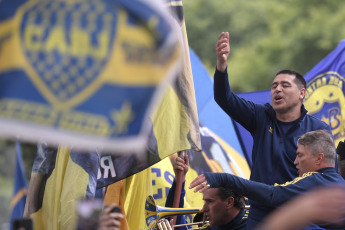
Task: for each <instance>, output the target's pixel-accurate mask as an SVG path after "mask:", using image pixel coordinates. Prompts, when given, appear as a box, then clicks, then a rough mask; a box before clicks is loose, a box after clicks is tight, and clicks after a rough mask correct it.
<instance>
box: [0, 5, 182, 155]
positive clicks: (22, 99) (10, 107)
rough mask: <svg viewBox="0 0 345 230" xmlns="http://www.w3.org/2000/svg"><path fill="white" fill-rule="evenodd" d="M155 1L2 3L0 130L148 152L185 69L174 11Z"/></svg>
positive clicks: (14, 134) (37, 138) (80, 145)
mask: <svg viewBox="0 0 345 230" xmlns="http://www.w3.org/2000/svg"><path fill="white" fill-rule="evenodd" d="M152 4H153V3H152V2H151V1H127V0H100V1H73V2H70V1H67V0H61V1H52V0H50V1H46V0H39V1H35V0H22V1H16V2H15V3H13V1H11V0H4V1H0V124H1V127H2V128H1V129H0V135H4V136H6V137H9V138H11V137H19V138H22V139H25V140H28V141H34V142H37V141H44V142H47V143H50V144H55V145H56V144H66V145H69V146H74V147H78V148H83V149H88V148H103V149H107V150H111V151H116V152H120V151H123V152H124V151H132V152H133V151H139V150H142V149H144V147H145V144H146V140H147V136H148V133H149V131H150V124H149V123H148V122H146V121H147V120H149V119H148V118H149V115H150V114H151V112H152V110H153V108H154V106H155V104H156V103H157V102H158V101H159V99H160V98H161V96H162V93H164V89H166V87H167V85H168V83H169V82H170V81H171V80H172V79H173V78H174V77H175V76H176V72H177V71H179V70H180V68H181V64H182V60H181V53H182V52H181V45H180V43H179V42H178V38H177V36H176V33H175V29H174V28H175V26H174V24H173V23H171V20H170V17H167V14H166V13H165V11H166V10H165V11H164V10H163V8H164V7H158V6H157V5H158V4H156V3H154V4H155V5H152Z"/></svg>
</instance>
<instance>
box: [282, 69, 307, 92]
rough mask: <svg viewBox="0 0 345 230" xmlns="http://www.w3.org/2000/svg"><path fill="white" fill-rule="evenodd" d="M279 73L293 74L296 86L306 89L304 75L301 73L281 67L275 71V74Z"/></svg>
mask: <svg viewBox="0 0 345 230" xmlns="http://www.w3.org/2000/svg"><path fill="white" fill-rule="evenodd" d="M279 74H289V75H294V76H295V79H294V82H295V83H296V85H297V86H298V88H299V89H302V88H305V89H307V82H306V81H305V79H304V77H303V76H302V74H300V73H298V72H296V71H294V70H291V69H282V70H280V71H278V73H276V76H277V75H279Z"/></svg>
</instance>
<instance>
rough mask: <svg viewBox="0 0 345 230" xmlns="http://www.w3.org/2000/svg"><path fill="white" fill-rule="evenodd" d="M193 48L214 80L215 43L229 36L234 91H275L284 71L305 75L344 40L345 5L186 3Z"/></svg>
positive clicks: (294, 0)
mask: <svg viewBox="0 0 345 230" xmlns="http://www.w3.org/2000/svg"><path fill="white" fill-rule="evenodd" d="M183 4H184V14H185V19H186V27H187V34H188V40H189V45H190V46H191V47H192V48H193V49H194V50H195V52H196V53H197V54H198V55H199V57H200V58H201V60H202V61H203V63H204V64H205V66H206V67H207V68H208V70H209V72H210V74H211V75H213V72H214V66H215V64H216V54H215V48H214V47H215V43H216V41H217V37H218V35H219V34H220V32H222V31H228V32H229V33H230V46H231V54H230V56H229V65H228V66H229V67H228V68H229V69H228V70H229V74H230V76H231V77H230V83H231V85H232V88H233V90H234V91H237V92H247V91H257V90H266V89H269V88H270V85H271V82H272V79H273V77H274V75H275V73H276V72H277V71H278V70H280V69H283V68H290V69H294V70H296V71H298V72H300V73H301V74H306V73H307V72H308V71H309V70H311V69H312V68H313V67H314V66H315V65H316V64H317V63H318V62H319V61H321V60H322V59H323V58H324V57H326V55H327V54H329V53H330V52H331V51H332V50H333V49H335V48H336V46H337V45H338V43H339V42H340V41H341V40H342V39H345V30H344V26H343V22H344V21H345V14H344V13H343V12H345V5H344V4H339V2H338V1H332V0H305V1H300V0H286V1H278V0H269V1H255V0H245V1H243V0H242V1H241V0H232V1H228V0H216V1H209V0H193V1H191V0H185V1H184V3H183Z"/></svg>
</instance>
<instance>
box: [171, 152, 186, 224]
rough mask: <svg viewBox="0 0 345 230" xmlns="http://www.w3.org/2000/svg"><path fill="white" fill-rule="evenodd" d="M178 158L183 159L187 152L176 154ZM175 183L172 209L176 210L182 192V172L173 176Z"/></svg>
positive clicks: (173, 221) (173, 219) (174, 217)
mask: <svg viewBox="0 0 345 230" xmlns="http://www.w3.org/2000/svg"><path fill="white" fill-rule="evenodd" d="M177 154H178V157H181V158H184V157H185V156H186V154H187V151H185V150H183V151H180V152H178V153H177ZM175 181H176V189H175V194H174V202H173V208H178V207H179V204H180V197H181V192H182V184H183V181H184V172H183V171H179V172H178V173H177V175H175ZM171 219H172V226H174V225H175V223H176V219H177V216H173V217H172V218H171Z"/></svg>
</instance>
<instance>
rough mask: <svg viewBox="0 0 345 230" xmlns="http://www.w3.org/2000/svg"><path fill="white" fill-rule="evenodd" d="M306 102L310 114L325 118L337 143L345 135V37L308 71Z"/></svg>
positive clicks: (306, 76) (321, 118) (306, 77)
mask: <svg viewBox="0 0 345 230" xmlns="http://www.w3.org/2000/svg"><path fill="white" fill-rule="evenodd" d="M305 79H306V81H307V92H306V95H305V98H304V105H305V107H306V109H307V110H308V113H309V114H312V115H313V116H315V117H317V118H319V119H320V120H322V121H324V122H326V123H327V124H328V125H329V126H330V127H331V130H332V133H333V136H334V140H335V144H336V146H337V145H338V143H339V141H343V140H344V138H345V40H342V41H341V42H340V43H339V45H338V47H337V48H336V49H335V50H333V51H332V52H331V53H330V54H329V55H327V57H325V58H324V59H323V60H322V61H320V62H319V63H318V64H317V65H316V66H314V68H312V69H311V70H310V71H309V72H308V73H307V74H306V75H305Z"/></svg>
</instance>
